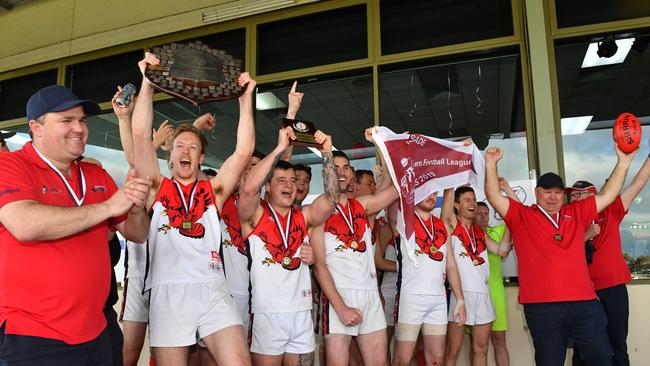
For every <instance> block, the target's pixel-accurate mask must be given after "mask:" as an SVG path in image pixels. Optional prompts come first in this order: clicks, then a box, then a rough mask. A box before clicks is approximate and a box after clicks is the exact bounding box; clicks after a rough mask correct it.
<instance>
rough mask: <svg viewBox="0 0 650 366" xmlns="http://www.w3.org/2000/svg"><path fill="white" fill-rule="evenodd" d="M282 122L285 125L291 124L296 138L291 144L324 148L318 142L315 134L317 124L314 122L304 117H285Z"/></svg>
mask: <svg viewBox="0 0 650 366" xmlns="http://www.w3.org/2000/svg"><path fill="white" fill-rule="evenodd" d="M282 124H283V125H284V127H287V126H291V128H293V133H294V134H295V135H296V139H295V140H294V141H291V145H294V146H303V147H315V148H317V149H322V148H323V145H321V144H319V143H317V142H316V139H315V138H314V134H315V133H316V131H317V130H316V126H314V124H313V123H312V122H309V121H305V120H303V119H289V118H283V119H282Z"/></svg>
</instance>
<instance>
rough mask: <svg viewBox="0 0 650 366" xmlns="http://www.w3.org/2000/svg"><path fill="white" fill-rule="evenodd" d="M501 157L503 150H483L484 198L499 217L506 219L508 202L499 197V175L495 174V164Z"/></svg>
mask: <svg viewBox="0 0 650 366" xmlns="http://www.w3.org/2000/svg"><path fill="white" fill-rule="evenodd" d="M502 157H503V150H501V149H500V148H498V147H488V148H487V149H486V150H485V196H486V197H487V199H488V202H490V205H492V207H494V209H495V210H496V211H497V212H498V213H499V215H501V217H506V214H507V213H508V209H509V208H510V201H509V200H508V198H506V197H504V196H502V195H501V189H500V188H499V174H498V173H497V163H498V162H499V160H501V158H502Z"/></svg>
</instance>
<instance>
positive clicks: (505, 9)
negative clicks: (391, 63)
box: [380, 0, 514, 55]
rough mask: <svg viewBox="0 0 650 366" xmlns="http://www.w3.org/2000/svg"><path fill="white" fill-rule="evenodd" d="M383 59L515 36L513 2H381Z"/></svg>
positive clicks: (507, 0)
mask: <svg viewBox="0 0 650 366" xmlns="http://www.w3.org/2000/svg"><path fill="white" fill-rule="evenodd" d="M380 22H381V50H382V53H383V54H384V55H388V54H393V53H399V52H405V51H414V50H419V49H426V48H432V47H439V46H445V45H451V44H457V43H463V42H471V41H479V40H483V39H490V38H497V37H504V36H510V35H513V34H514V29H513V21H512V7H511V3H510V0H497V1H495V0H490V1H487V0H479V1H476V0H457V1H447V0H434V1H432V0H417V1H399V0H382V1H381V2H380Z"/></svg>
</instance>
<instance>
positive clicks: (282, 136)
mask: <svg viewBox="0 0 650 366" xmlns="http://www.w3.org/2000/svg"><path fill="white" fill-rule="evenodd" d="M295 139H296V135H295V133H294V132H293V128H291V126H287V127H285V128H282V129H280V132H279V133H278V147H279V148H281V149H282V150H284V149H286V148H288V147H289V144H290V143H291V141H292V140H295Z"/></svg>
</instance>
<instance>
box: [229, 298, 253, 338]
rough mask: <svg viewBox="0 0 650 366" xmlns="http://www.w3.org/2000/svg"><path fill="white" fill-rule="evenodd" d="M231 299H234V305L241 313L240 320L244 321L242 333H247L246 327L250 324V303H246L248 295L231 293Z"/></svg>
mask: <svg viewBox="0 0 650 366" xmlns="http://www.w3.org/2000/svg"><path fill="white" fill-rule="evenodd" d="M232 298H233V300H235V305H236V306H237V310H238V311H239V314H241V320H242V322H243V323H244V333H245V334H248V331H249V329H248V327H249V325H250V320H251V314H250V305H249V303H248V296H247V295H244V296H241V295H235V294H233V295H232Z"/></svg>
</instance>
